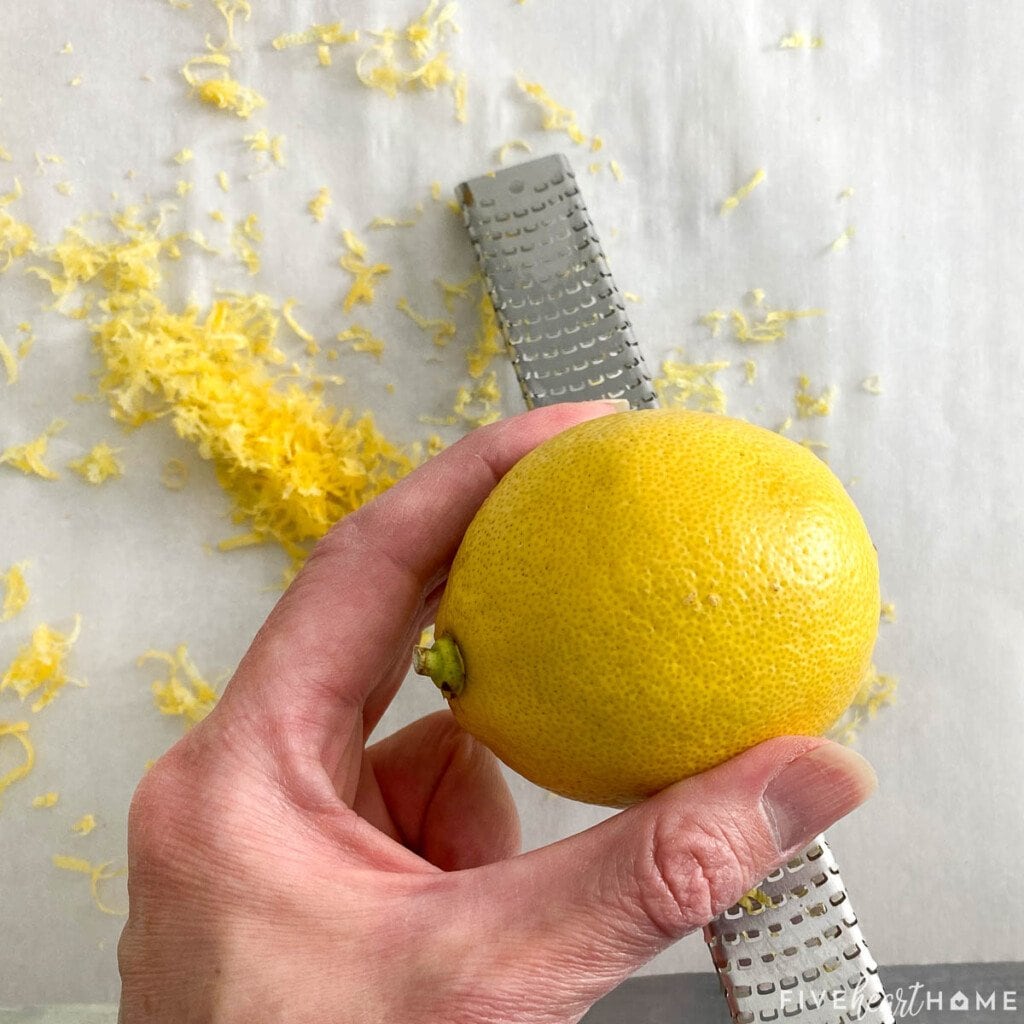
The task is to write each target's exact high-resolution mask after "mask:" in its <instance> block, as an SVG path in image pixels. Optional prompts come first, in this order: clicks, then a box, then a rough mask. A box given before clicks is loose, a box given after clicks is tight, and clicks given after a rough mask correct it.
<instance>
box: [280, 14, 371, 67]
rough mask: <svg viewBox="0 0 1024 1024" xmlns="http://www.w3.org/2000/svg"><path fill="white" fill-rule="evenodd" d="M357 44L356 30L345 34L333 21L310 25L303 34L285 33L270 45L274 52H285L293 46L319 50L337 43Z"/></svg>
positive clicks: (342, 26) (340, 24)
mask: <svg viewBox="0 0 1024 1024" xmlns="http://www.w3.org/2000/svg"><path fill="white" fill-rule="evenodd" d="M357 42H359V31H358V30H353V31H352V32H346V31H345V27H344V25H343V24H342V23H341V22H340V21H335V22H332V23H331V24H322V25H310V26H309V28H307V29H306V30H305V31H303V32H287V33H285V34H284V35H280V36H278V37H277V38H276V39H274V40H272V42H271V44H270V45H271V46H273V48H274V49H275V50H287V49H289V48H290V47H293V46H308V45H310V44H316V45H317V49H318V50H319V49H320V48H321V47H330V46H336V45H338V44H339V43H357ZM328 53H330V51H329V50H328ZM321 63H322V62H321ZM328 63H329V62H328Z"/></svg>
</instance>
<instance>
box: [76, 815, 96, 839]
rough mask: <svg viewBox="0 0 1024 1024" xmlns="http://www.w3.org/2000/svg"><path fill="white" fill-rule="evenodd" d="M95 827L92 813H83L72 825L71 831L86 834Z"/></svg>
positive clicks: (80, 834)
mask: <svg viewBox="0 0 1024 1024" xmlns="http://www.w3.org/2000/svg"><path fill="white" fill-rule="evenodd" d="M95 827H96V816H95V815H94V814H83V815H82V817H80V818H79V819H78V821H76V822H75V823H74V824H73V825H72V826H71V831H72V832H74V833H75V834H76V835H79V836H87V835H88V834H89V833H90V832H91V831H92V830H93V829H94V828H95Z"/></svg>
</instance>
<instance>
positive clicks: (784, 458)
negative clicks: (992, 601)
mask: <svg viewBox="0 0 1024 1024" xmlns="http://www.w3.org/2000/svg"><path fill="white" fill-rule="evenodd" d="M879 607H880V598H879V591H878V561H877V557H876V553H875V549H874V546H873V545H872V543H871V538H870V537H869V536H868V531H867V528H866V527H865V525H864V521H863V519H862V518H861V516H860V514H859V512H858V511H857V508H856V507H855V506H854V504H853V502H852V501H851V500H850V498H849V496H848V495H847V494H846V492H845V491H844V489H843V486H842V484H841V483H840V482H839V480H837V479H836V477H835V476H834V475H833V473H832V472H831V471H830V470H829V469H828V467H827V466H826V465H825V464H824V463H823V462H822V461H821V460H820V459H818V458H817V457H816V456H815V455H814V454H813V453H811V452H810V451H808V450H807V449H806V448H804V447H802V446H801V445H798V444H796V443H794V442H793V441H790V440H788V439H787V438H784V437H781V436H779V435H778V434H775V433H772V432H771V431H769V430H764V429H762V428H760V427H755V426H752V425H751V424H748V423H744V422H741V421H739V420H734V419H729V418H727V417H724V416H717V415H713V414H707V413H697V412H687V411H681V410H672V411H669V410H662V411H644V412H626V413H619V414H616V415H611V416H605V417H602V418H600V419H597V420H591V421H589V422H586V423H583V424H581V425H579V426H577V427H574V428H572V429H570V430H567V431H565V432H564V433H562V434H559V435H558V436H556V437H554V438H552V439H551V440H549V441H547V442H546V443H545V444H543V445H541V446H540V447H539V448H537V449H535V450H534V451H533V452H531V453H530V454H529V455H527V456H526V457H525V458H523V459H522V460H521V461H520V462H519V463H517V465H516V466H514V467H513V469H512V470H511V471H510V472H509V473H508V474H507V475H506V476H505V477H504V479H502V481H501V482H500V483H499V484H498V486H497V487H496V488H495V489H494V491H493V492H492V493H491V495H490V496H489V497H488V499H487V501H486V502H485V503H484V504H483V506H482V507H481V508H480V511H479V512H478V513H477V515H476V516H475V518H474V519H473V521H472V523H471V524H470V526H469V529H468V530H467V531H466V535H465V537H464V538H463V541H462V544H461V546H460V548H459V550H458V553H457V555H456V557H455V560H454V562H453V564H452V569H451V574H450V576H449V579H448V585H447V587H446V589H445V592H444V596H443V598H442V601H441V605H440V608H439V610H438V615H437V622H436V627H435V636H436V638H437V639H436V641H435V644H434V646H433V647H432V648H431V649H429V650H428V649H423V648H421V649H419V650H418V651H417V657H416V662H417V669H418V670H419V671H421V672H424V673H425V674H429V675H431V676H432V677H433V678H434V681H435V682H436V683H437V684H438V685H439V686H441V688H442V691H443V692H444V693H445V695H446V697H447V698H448V701H449V704H450V707H451V710H452V712H453V713H454V714H455V717H456V718H457V719H458V721H459V722H460V723H461V724H462V726H463V727H464V728H465V729H466V730H468V731H469V732H470V733H472V734H473V735H474V736H476V737H477V738H478V739H480V740H481V741H483V742H484V743H485V744H486V745H487V746H488V747H490V748H491V750H493V751H494V753H495V754H497V755H498V757H500V758H501V759H502V760H503V761H504V762H505V763H506V764H508V765H509V766H510V767H511V768H513V769H514V770H515V771H517V772H519V773H520V774H522V775H524V776H526V778H528V779H530V780H532V781H533V782H535V783H537V784H538V785H540V786H544V787H546V788H547V789H550V790H553V791H554V792H556V793H561V794H562V795H564V796H568V797H572V798H574V799H577V800H584V801H587V802H590V803H598V804H606V805H610V806H623V805H626V804H629V803H632V802H634V801H636V800H639V799H642V798H643V797H645V796H648V795H649V794H651V793H654V792H657V791H658V790H659V789H662V788H663V787H665V786H667V785H668V784H670V783H672V782H675V781H677V780H678V779H682V778H685V777H686V776H688V775H692V774H694V773H696V772H700V771H703V770H704V769H706V768H710V767H712V766H713V765H716V764H718V763H720V762H721V761H724V760H726V759H727V758H729V757H731V756H733V755H734V754H737V753H739V752H740V751H742V750H745V749H746V748H748V747H751V746H753V745H754V744H756V743H759V742H761V741H762V740H766V739H769V738H770V737H773V736H780V735H785V734H806V735H811V734H818V733H821V732H822V731H824V730H825V729H826V728H827V727H828V726H829V725H831V724H832V723H833V722H834V721H835V720H836V719H837V718H838V717H839V715H841V714H842V712H843V711H844V710H845V709H846V708H847V706H848V705H849V704H850V702H851V700H852V699H853V697H854V695H855V693H856V691H857V688H858V684H859V683H860V680H861V679H862V677H863V675H864V673H865V671H866V669H867V667H868V664H869V659H870V655H871V650H872V647H873V645H874V641H875V636H876V632H877V629H878V618H879Z"/></svg>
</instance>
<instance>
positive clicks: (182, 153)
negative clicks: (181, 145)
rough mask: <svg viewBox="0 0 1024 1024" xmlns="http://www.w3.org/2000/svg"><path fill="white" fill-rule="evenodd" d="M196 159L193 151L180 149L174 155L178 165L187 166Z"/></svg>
mask: <svg viewBox="0 0 1024 1024" xmlns="http://www.w3.org/2000/svg"><path fill="white" fill-rule="evenodd" d="M194 158H195V153H193V152H192V150H191V149H179V150H178V152H177V153H175V154H174V162H175V163H176V164H187V163H189V161H191V160H192V159H194Z"/></svg>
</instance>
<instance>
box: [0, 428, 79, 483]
mask: <svg viewBox="0 0 1024 1024" xmlns="http://www.w3.org/2000/svg"><path fill="white" fill-rule="evenodd" d="M65 426H66V424H65V423H64V421H63V420H54V421H53V422H52V423H51V424H50V425H49V426H48V427H47V428H46V430H44V431H43V432H42V433H41V434H40V435H39V436H38V437H37V438H35V439H34V440H32V441H26V442H25V444H15V445H11V446H10V447H9V448H5V449H4V450H3V451H0V465H4V464H6V465H8V466H11V467H13V468H14V469H20V470H21V472H22V473H25V474H34V475H35V476H39V477H42V478H43V479H44V480H56V479H57V474H56V473H55V472H54V471H53V470H52V469H50V467H49V466H48V465H46V463H45V462H44V461H43V460H44V459H45V458H46V449H47V446H48V445H49V443H50V438H51V437H53V435H54V434H57V433H59V432H60V431H61V430H63V429H64V427H65Z"/></svg>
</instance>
